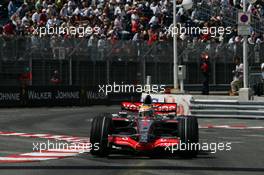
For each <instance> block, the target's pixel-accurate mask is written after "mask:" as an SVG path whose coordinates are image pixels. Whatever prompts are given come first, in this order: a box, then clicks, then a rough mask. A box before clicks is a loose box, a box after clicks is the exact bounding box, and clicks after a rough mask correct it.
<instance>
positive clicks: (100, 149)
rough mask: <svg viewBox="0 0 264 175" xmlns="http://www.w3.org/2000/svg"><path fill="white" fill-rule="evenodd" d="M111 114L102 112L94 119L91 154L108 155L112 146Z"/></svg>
mask: <svg viewBox="0 0 264 175" xmlns="http://www.w3.org/2000/svg"><path fill="white" fill-rule="evenodd" d="M110 116H111V115H110V114H101V115H100V116H98V117H95V118H94V119H93V121H92V127H91V134H90V142H91V144H92V149H91V154H92V155H95V156H99V157H105V156H108V154H109V153H110V147H109V143H108V135H109V134H110V128H111V123H112V118H111V117H110Z"/></svg>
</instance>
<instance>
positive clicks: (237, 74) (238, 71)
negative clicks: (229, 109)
mask: <svg viewBox="0 0 264 175" xmlns="http://www.w3.org/2000/svg"><path fill="white" fill-rule="evenodd" d="M234 61H235V64H236V68H235V70H233V71H232V73H233V74H234V78H233V81H232V82H231V92H230V96H235V95H238V91H239V89H240V88H241V87H242V83H243V63H241V62H240V58H239V57H235V60H234Z"/></svg>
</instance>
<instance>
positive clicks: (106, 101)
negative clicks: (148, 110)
mask: <svg viewBox="0 0 264 175" xmlns="http://www.w3.org/2000/svg"><path fill="white" fill-rule="evenodd" d="M140 96H141V94H139V93H109V94H108V95H105V94H104V93H102V92H99V89H98V87H79V86H31V87H28V88H18V87H0V107H36V106H89V105H111V104H119V103H120V102H122V101H130V100H133V101H139V100H140Z"/></svg>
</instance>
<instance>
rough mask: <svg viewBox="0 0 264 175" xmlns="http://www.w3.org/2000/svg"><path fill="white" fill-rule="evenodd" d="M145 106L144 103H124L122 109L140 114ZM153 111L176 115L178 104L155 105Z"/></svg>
mask: <svg viewBox="0 0 264 175" xmlns="http://www.w3.org/2000/svg"><path fill="white" fill-rule="evenodd" d="M141 105H143V103H142V102H135V103H132V102H122V103H121V109H122V110H126V111H131V112H138V110H139V108H140V106H141ZM152 106H153V109H154V110H155V112H156V113H176V112H177V104H176V103H153V104H152Z"/></svg>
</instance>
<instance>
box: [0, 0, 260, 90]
mask: <svg viewBox="0 0 264 175" xmlns="http://www.w3.org/2000/svg"><path fill="white" fill-rule="evenodd" d="M180 2H181V0H177V3H180ZM12 3H13V11H12V10H11V7H12V4H11V5H10V1H3V4H2V7H1V9H3V10H1V13H0V16H1V18H0V21H1V22H0V23H2V24H3V28H2V29H1V30H0V31H2V32H1V33H0V35H1V37H0V49H1V53H0V60H1V63H0V79H1V81H2V82H3V81H4V82H5V85H19V83H20V82H19V81H18V79H17V77H18V76H19V75H20V74H21V73H22V72H23V70H24V67H25V66H29V65H32V71H33V72H32V74H33V85H46V84H47V83H48V82H49V81H48V80H49V77H50V76H51V74H52V72H53V70H55V69H58V70H59V72H60V76H61V79H62V80H63V83H64V84H65V85H68V84H71V85H72V84H73V85H87V84H89V83H91V84H98V83H105V82H112V81H117V82H130V83H131V82H136V81H137V82H142V81H143V80H144V77H142V76H143V75H146V74H148V75H149V74H150V75H152V77H153V81H154V83H166V84H172V72H173V70H172V60H173V58H172V57H173V55H172V53H173V52H172V37H171V35H169V34H168V33H167V30H166V29H167V28H168V27H169V26H170V25H171V23H172V18H173V17H172V1H169V0H161V1H154V0H147V1H144V0H134V1H132V0H61V1H59V0H56V1H55V0H24V1H19V0H18V1H15V0H13V1H12ZM240 9H241V3H240V1H239V0H234V1H233V0H221V1H219V0H194V6H193V8H192V9H191V10H188V11H181V9H178V13H177V22H178V23H180V24H181V25H182V26H186V27H187V26H189V27H190V26H195V27H197V26H198V27H204V26H206V27H209V28H210V27H220V26H223V27H231V28H232V32H231V33H230V34H224V35H217V36H216V37H212V36H210V34H207V35H205V34H201V35H178V43H179V44H178V51H179V53H178V55H179V58H180V59H179V61H180V63H181V64H186V65H187V70H188V75H187V79H186V84H190V85H196V84H200V83H201V78H202V77H201V75H200V70H199V64H200V63H199V61H200V59H199V58H200V54H201V53H202V52H203V51H207V52H208V54H209V57H210V62H211V76H210V79H211V80H210V83H211V84H212V85H214V86H216V85H219V86H220V85H224V86H225V87H227V86H228V84H229V83H230V81H231V80H232V73H231V71H232V66H233V57H234V56H236V55H238V56H239V57H241V58H242V38H241V37H240V36H238V35H237V30H236V25H237V22H236V21H237V13H238V11H239V10H240ZM248 12H250V13H251V14H252V16H253V17H252V25H251V27H252V28H251V31H252V35H251V36H250V37H249V39H248V43H249V58H250V60H249V63H250V67H251V70H254V71H258V70H255V68H254V67H258V65H259V64H260V63H261V62H263V61H264V60H263V59H264V57H263V53H262V52H261V49H262V48H263V47H264V45H263V41H264V40H263V31H264V30H263V27H264V24H263V15H264V4H263V1H261V0H258V1H257V2H256V3H254V4H253V5H249V4H248ZM8 20H9V22H7V21H8ZM48 26H53V27H56V28H58V27H70V26H75V27H78V26H79V27H80V26H84V27H87V26H91V27H96V26H98V27H100V32H99V33H98V34H95V33H93V34H91V35H86V36H84V37H79V36H78V35H76V34H75V35H65V34H52V35H48V34H47V35H46V36H42V37H40V36H39V35H38V33H36V31H35V30H34V29H36V28H37V27H48ZM32 60H33V61H32ZM32 62H33V64H31V63H32ZM22 65H24V66H22ZM142 65H145V66H142ZM69 69H71V71H70V70H69ZM126 70H130V72H128V73H124V74H122V72H124V71H125V72H126ZM106 73H107V74H108V76H105V74H106ZM97 75H99V76H97ZM223 75H224V76H223ZM69 76H70V77H69Z"/></svg>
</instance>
